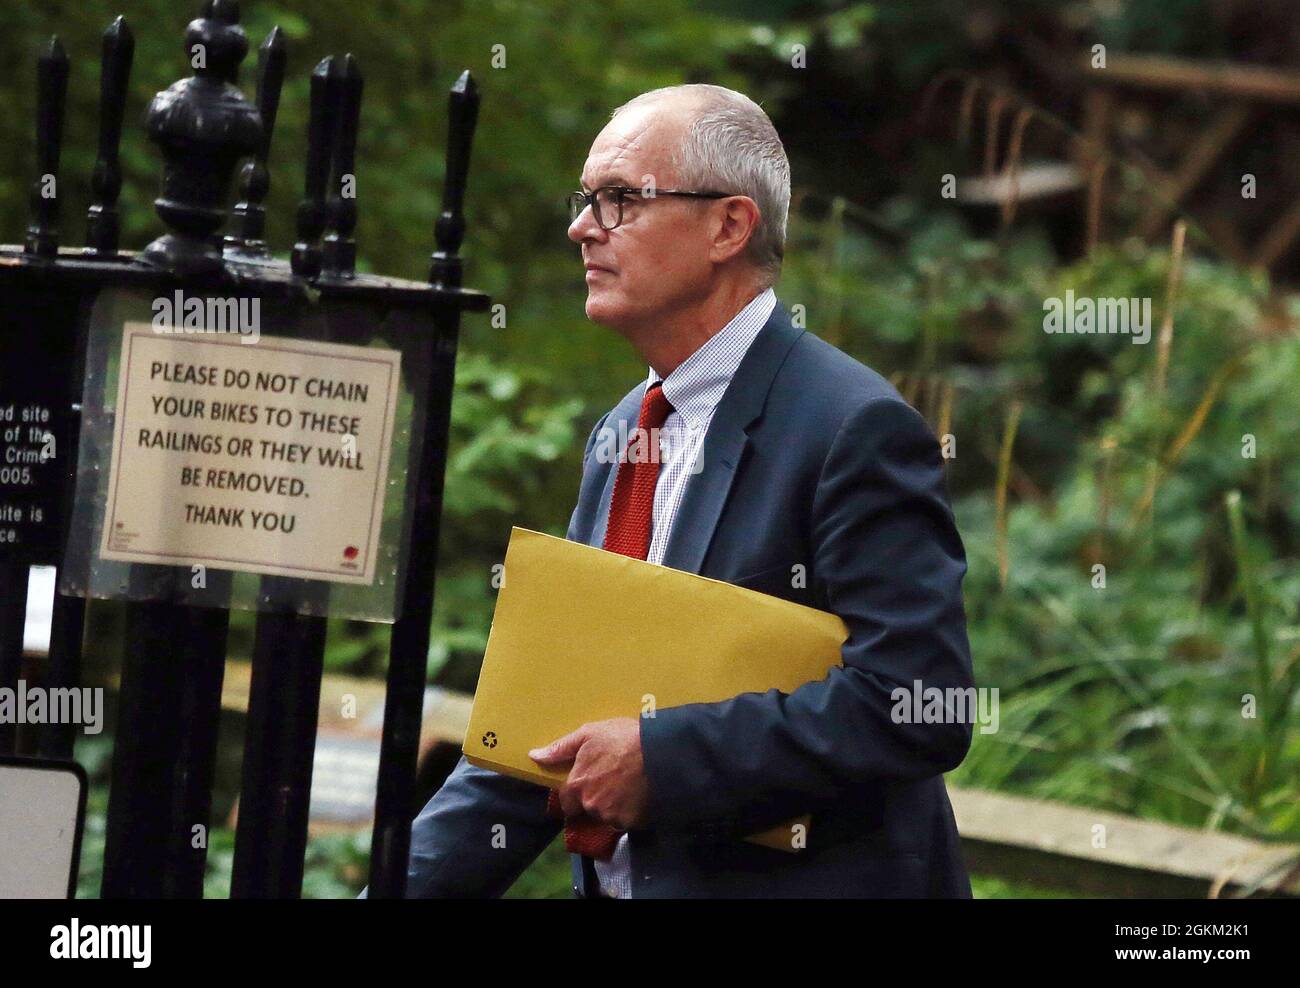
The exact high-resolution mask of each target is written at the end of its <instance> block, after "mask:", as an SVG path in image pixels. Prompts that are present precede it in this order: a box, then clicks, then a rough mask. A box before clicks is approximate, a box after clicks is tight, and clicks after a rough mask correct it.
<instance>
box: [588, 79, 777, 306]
mask: <svg viewBox="0 0 1300 988" xmlns="http://www.w3.org/2000/svg"><path fill="white" fill-rule="evenodd" d="M679 95H680V96H688V97H691V98H692V99H693V100H694V101H695V117H694V119H693V120H692V121H691V123H690V125H689V126H688V127H687V129H686V136H685V137H684V138H683V139H682V143H681V146H680V147H678V148H677V149H675V150H674V152H673V167H674V168H676V170H677V178H678V181H679V182H680V183H681V184H682V185H683V186H685V187H686V188H688V189H694V190H697V191H715V192H729V193H731V194H732V195H743V196H748V197H749V198H751V199H753V200H754V202H755V204H756V205H757V206H758V211H759V214H760V219H759V224H758V229H757V230H755V231H754V234H753V236H751V237H750V241H749V244H748V245H747V247H746V254H747V256H748V258H749V260H750V261H751V263H753V264H754V266H755V267H757V268H758V269H759V270H760V271H761V272H762V275H763V279H764V286H763V287H765V288H766V287H770V286H771V285H772V284H773V283H775V281H776V279H777V276H778V275H779V274H780V273H781V259H782V257H784V255H785V226H786V219H787V217H788V215H789V212H790V162H789V160H788V159H787V158H786V155H785V146H784V145H783V144H782V143H781V138H780V136H779V135H778V134H777V132H776V128H775V127H774V126H772V121H771V119H769V117H768V115H767V114H766V113H764V112H763V108H762V107H760V106H759V105H758V104H757V103H755V102H754V101H753V100H752V99H750V98H749V97H748V96H746V95H745V94H744V93H738V92H736V91H735V90H734V89H726V88H724V87H723V86H710V85H705V84H703V83H692V84H689V85H682V86H665V87H663V88H661V89H652V90H651V91H650V92H648V93H642V94H641V95H640V96H637V97H634V98H633V99H631V100H629V101H628V102H626V103H624V104H623V105H622V106H620V107H619V108H618V109H616V110H615V111H614V112H613V113H611V114H610V119H611V120H612V119H613V118H614V117H616V116H618V115H619V114H620V113H622V112H623V111H624V110H626V109H629V108H630V107H633V106H639V105H642V104H644V103H649V102H651V101H654V100H659V99H663V98H664V97H674V96H679Z"/></svg>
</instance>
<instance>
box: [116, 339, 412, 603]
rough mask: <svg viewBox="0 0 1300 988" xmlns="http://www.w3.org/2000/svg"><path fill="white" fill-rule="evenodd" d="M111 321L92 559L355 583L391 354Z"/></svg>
mask: <svg viewBox="0 0 1300 988" xmlns="http://www.w3.org/2000/svg"><path fill="white" fill-rule="evenodd" d="M241 339H242V337H240V336H238V335H234V334H186V335H179V334H164V333H159V332H157V331H156V330H155V329H154V328H153V327H152V326H150V325H149V324H147V323H140V322H128V323H126V325H125V326H124V327H123V331H122V360H121V370H120V374H119V377H118V391H117V412H116V422H115V424H114V430H113V454H112V468H111V472H110V476H109V486H108V505H107V509H106V511H105V516H104V538H103V542H102V543H101V546H100V555H101V556H102V557H103V558H104V559H114V560H121V561H124V562H140V563H157V564H166V565H194V564H201V565H204V566H211V567H214V568H218V569H228V570H238V571H244V572H250V573H268V574H272V575H276V576H293V577H300V578H303V579H313V580H329V581H333V582H338V583H356V584H370V583H372V582H373V581H374V576H375V560H376V558H377V556H378V554H379V551H378V550H379V529H380V523H381V521H382V519H383V512H384V491H385V488H386V486H387V484H386V479H387V476H388V457H389V447H390V446H391V444H392V436H393V419H394V414H395V411H396V406H397V389H398V380H399V373H398V372H399V364H400V359H401V354H400V353H398V352H397V351H396V350H380V349H373V348H370V347H359V346H344V345H341V344H337V343H317V342H311V341H305V340H286V339H276V338H272V337H267V336H263V337H261V338H260V339H259V340H258V342H257V343H256V344H255V345H252V346H247V345H242V344H241Z"/></svg>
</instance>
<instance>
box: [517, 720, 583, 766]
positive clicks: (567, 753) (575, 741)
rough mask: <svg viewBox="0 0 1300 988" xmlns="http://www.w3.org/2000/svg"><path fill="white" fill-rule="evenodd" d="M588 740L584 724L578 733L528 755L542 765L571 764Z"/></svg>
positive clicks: (569, 734)
mask: <svg viewBox="0 0 1300 988" xmlns="http://www.w3.org/2000/svg"><path fill="white" fill-rule="evenodd" d="M586 740H587V725H586V724H583V725H582V726H581V727H580V728H578V729H577V730H576V731H571V732H570V733H568V734H566V735H564V737H562V738H557V739H556V740H554V741H552V742H551V743H550V744H548V745H544V746H543V747H541V748H534V749H533V750H532V751H530V752H529V753H528V757H529V758H531V759H532V760H533V761H535V762H537V763H538V764H541V765H556V764H559V763H561V762H571V761H573V759H574V758H576V757H577V755H578V749H579V748H581V747H582V743H583V742H584V741H586Z"/></svg>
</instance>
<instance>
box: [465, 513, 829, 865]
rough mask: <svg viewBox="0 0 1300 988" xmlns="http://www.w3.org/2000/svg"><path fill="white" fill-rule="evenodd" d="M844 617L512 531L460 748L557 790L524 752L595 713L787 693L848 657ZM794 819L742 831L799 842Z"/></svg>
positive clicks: (767, 840)
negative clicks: (844, 646)
mask: <svg viewBox="0 0 1300 988" xmlns="http://www.w3.org/2000/svg"><path fill="white" fill-rule="evenodd" d="M847 635H848V630H847V628H846V627H845V625H844V622H843V621H841V620H840V619H839V618H838V617H836V616H835V615H833V614H827V613H825V612H824V611H819V610H815V609H813V608H811V607H804V606H802V605H800V604H794V603H791V602H790V601H787V600H782V599H781V598H779V597H773V596H771V595H769V594H762V593H758V592H757V591H754V590H747V589H744V588H742V587H737V586H733V585H732V584H729V583H722V582H720V581H718V580H711V579H709V578H707V577H703V576H697V575H695V574H693V573H686V572H683V571H681V570H675V569H669V568H667V567H664V566H656V565H654V564H652V563H647V562H644V561H643V560H640V559H633V558H631V557H630V556H622V555H619V554H617V553H613V552H606V551H605V550H603V549H595V548H592V547H590V546H586V545H581V544H579V543H577V542H570V541H568V540H566V539H558V538H554V537H552V536H549V535H542V534H541V533H539V532H530V531H528V530H527V529H522V528H514V529H512V530H511V533H510V545H509V548H508V549H507V550H506V562H505V571H504V579H503V582H502V584H501V588H500V590H499V592H498V596H497V605H496V612H495V614H494V615H493V618H492V630H491V633H490V635H489V637H488V644H487V651H486V653H485V654H484V657H483V669H482V672H481V673H480V675H479V681H478V689H477V691H476V692H475V694H474V708H473V711H472V712H471V714H470V721H469V728H468V729H467V731H466V734H465V743H464V746H463V751H464V753H465V757H466V758H467V759H468V760H469V761H470V762H471V763H472V764H474V765H479V766H482V767H483V768H488V769H492V770H494V771H497V772H502V773H504V774H506V775H510V776H513V777H515V778H518V779H524V780H526V781H528V782H535V783H537V784H538V785H543V786H549V787H554V786H557V785H559V784H561V783H563V782H564V779H565V775H566V773H565V772H563V771H556V770H553V769H547V768H543V767H542V766H540V765H538V764H537V763H536V762H535V761H533V760H532V759H531V758H529V757H528V752H529V751H530V750H531V749H533V748H538V747H541V746H542V745H544V744H547V743H549V742H551V741H554V740H555V739H556V738H558V737H561V736H562V735H565V734H568V733H569V732H570V731H573V730H575V729H577V728H578V727H581V726H582V725H583V724H585V723H587V722H589V721H595V720H605V719H606V718H610V717H640V716H648V715H649V712H650V710H651V709H661V708H666V707H673V706H679V705H681V704H685V703H711V702H715V701H719V700H727V699H730V698H731V697H733V696H736V695H737V694H740V693H749V692H764V691H766V690H769V689H773V688H775V689H778V690H781V691H782V692H785V693H789V692H792V691H794V690H795V689H797V688H798V687H799V686H802V685H803V684H804V683H808V682H812V681H815V680H820V679H824V678H825V677H826V675H827V673H828V672H829V671H830V669H831V668H832V667H834V666H837V665H839V664H840V645H841V644H843V642H844V639H845V638H846V637H847ZM795 823H803V824H804V826H805V827H806V826H807V825H808V818H807V817H803V818H801V819H800V820H798V821H793V820H792V821H790V822H789V823H787V824H783V825H781V826H778V827H774V828H772V829H771V830H766V831H763V832H762V833H761V834H754V835H752V836H750V837H748V838H747V840H750V841H753V842H755V843H758V844H762V845H764V846H767V847H775V848H779V849H781V850H785V851H793V850H796V849H797V848H795V847H792V846H791V844H792V841H791V826H792V825H793V824H795Z"/></svg>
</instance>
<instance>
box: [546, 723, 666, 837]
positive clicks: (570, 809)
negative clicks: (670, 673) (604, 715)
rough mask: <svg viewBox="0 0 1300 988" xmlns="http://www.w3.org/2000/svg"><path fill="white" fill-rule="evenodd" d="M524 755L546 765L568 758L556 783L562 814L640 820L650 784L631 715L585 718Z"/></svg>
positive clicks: (624, 825)
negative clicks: (566, 770) (566, 772)
mask: <svg viewBox="0 0 1300 988" xmlns="http://www.w3.org/2000/svg"><path fill="white" fill-rule="evenodd" d="M528 757H529V758H531V759H532V760H533V761H535V762H537V763H538V764H539V765H544V766H547V767H548V768H562V767H563V766H564V764H565V763H566V762H572V763H573V768H572V769H570V770H569V779H568V781H567V782H565V784H564V785H562V786H560V788H559V792H560V806H561V807H562V808H563V810H564V815H565V816H566V817H573V816H581V815H583V814H584V813H585V814H586V815H587V816H591V817H595V818H596V819H598V820H600V821H601V822H603V823H607V824H609V825H610V826H612V827H617V828H618V829H619V830H635V829H636V828H638V827H641V826H644V825H645V823H646V822H647V821H646V810H647V807H648V805H649V801H650V786H649V783H648V782H647V781H646V777H645V766H644V764H643V762H642V761H641V725H640V724H639V723H638V722H637V721H636V719H635V718H633V717H615V718H613V719H612V720H598V721H593V722H592V723H590V724H583V725H582V726H581V727H580V728H578V729H577V730H576V731H573V732H572V733H570V734H566V735H565V736H564V737H562V738H559V739H557V740H555V741H552V742H551V743H550V744H548V745H546V746H545V747H543V748H534V749H533V750H532V751H530V752H529V753H528Z"/></svg>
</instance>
